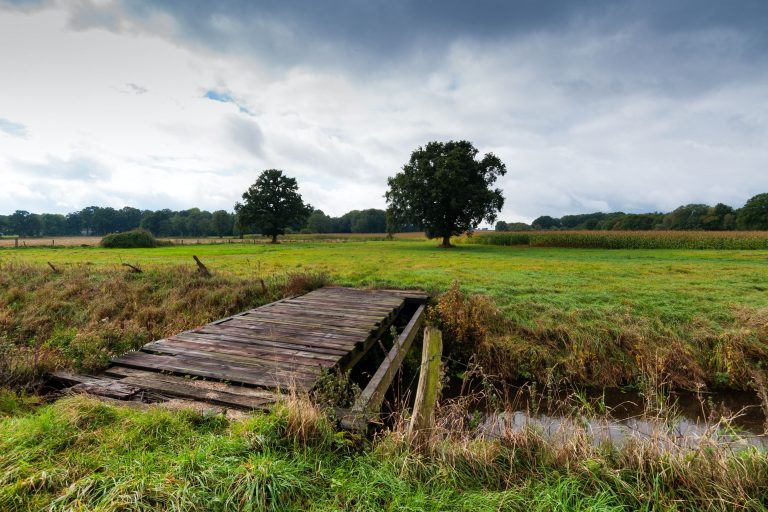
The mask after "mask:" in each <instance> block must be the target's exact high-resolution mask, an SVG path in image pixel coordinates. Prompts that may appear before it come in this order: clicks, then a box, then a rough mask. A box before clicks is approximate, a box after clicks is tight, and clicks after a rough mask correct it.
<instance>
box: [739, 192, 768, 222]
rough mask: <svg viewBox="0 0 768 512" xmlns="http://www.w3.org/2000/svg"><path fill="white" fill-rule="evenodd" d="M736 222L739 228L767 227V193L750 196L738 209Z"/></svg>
mask: <svg viewBox="0 0 768 512" xmlns="http://www.w3.org/2000/svg"><path fill="white" fill-rule="evenodd" d="M736 223H737V225H738V227H739V229H755V230H757V229H768V193H766V194H758V195H756V196H754V197H752V198H751V199H750V200H749V201H747V203H746V204H745V205H744V207H743V208H742V209H741V210H739V214H738V217H737V218H736Z"/></svg>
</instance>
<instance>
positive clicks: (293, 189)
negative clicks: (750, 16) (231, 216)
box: [235, 169, 313, 244]
mask: <svg viewBox="0 0 768 512" xmlns="http://www.w3.org/2000/svg"><path fill="white" fill-rule="evenodd" d="M312 211H313V210H312V207H311V206H309V205H308V204H304V201H302V199H301V194H299V186H298V185H297V184H296V179H295V178H289V177H288V176H286V175H284V174H283V171H279V170H277V169H268V170H266V171H264V172H262V173H261V175H259V177H258V179H257V180H256V183H254V184H253V185H251V186H250V187H249V188H248V190H246V191H245V193H244V194H243V203H242V204H241V203H237V204H235V212H237V216H238V223H239V224H240V226H255V227H257V228H258V229H259V230H260V231H261V234H262V235H264V236H271V237H272V243H273V244H275V243H277V236H278V235H283V234H285V228H286V227H288V226H290V225H293V224H303V223H304V222H305V221H306V219H307V217H309V215H310V214H311V213H312Z"/></svg>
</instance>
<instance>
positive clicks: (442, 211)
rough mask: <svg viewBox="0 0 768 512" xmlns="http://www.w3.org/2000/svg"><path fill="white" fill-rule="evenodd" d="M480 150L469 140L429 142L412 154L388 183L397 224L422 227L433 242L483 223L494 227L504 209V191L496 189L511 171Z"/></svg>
mask: <svg viewBox="0 0 768 512" xmlns="http://www.w3.org/2000/svg"><path fill="white" fill-rule="evenodd" d="M477 154H478V151H477V149H475V147H474V146H473V145H472V143H470V142H467V141H465V140H461V141H450V142H430V143H428V144H427V145H426V146H424V147H419V148H418V149H416V151H414V152H413V153H412V154H411V159H410V160H409V162H408V163H407V164H405V165H404V166H403V170H402V171H401V172H399V173H397V174H396V175H395V176H394V177H391V178H389V180H388V183H389V191H388V192H387V193H386V195H385V197H386V199H387V203H388V204H389V214H390V218H391V220H392V221H393V222H394V223H395V224H396V225H404V224H414V225H417V226H421V227H422V228H423V229H424V231H425V232H426V235H427V237H428V238H441V239H442V244H441V246H442V247H450V246H451V244H450V240H451V236H454V235H459V234H461V233H464V232H472V231H473V230H474V229H476V228H477V226H478V225H480V223H481V222H482V221H484V220H485V221H486V222H489V223H492V222H493V221H495V220H496V213H497V212H498V211H499V210H501V207H502V206H503V205H504V197H502V195H501V190H499V189H497V188H492V185H493V184H494V183H495V182H496V180H497V179H498V177H499V176H503V175H504V174H505V173H506V172H507V171H506V167H505V166H504V164H503V163H502V162H501V160H499V158H498V157H496V156H495V155H493V154H492V153H487V154H486V155H485V156H484V157H483V158H482V159H480V160H478V159H477Z"/></svg>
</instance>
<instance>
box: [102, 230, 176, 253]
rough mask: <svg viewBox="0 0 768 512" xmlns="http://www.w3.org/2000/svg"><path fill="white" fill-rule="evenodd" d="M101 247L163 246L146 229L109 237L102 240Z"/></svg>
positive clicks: (114, 234)
mask: <svg viewBox="0 0 768 512" xmlns="http://www.w3.org/2000/svg"><path fill="white" fill-rule="evenodd" d="M100 245H101V246H102V247H106V248H108V249H131V248H137V247H142V248H147V247H157V246H158V245H161V244H159V243H158V241H157V239H156V238H155V237H154V236H153V235H152V233H150V232H149V231H147V230H146V229H134V230H132V231H126V232H124V233H113V234H111V235H107V236H105V237H104V238H102V239H101V244H100Z"/></svg>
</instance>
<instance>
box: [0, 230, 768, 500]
mask: <svg viewBox="0 0 768 512" xmlns="http://www.w3.org/2000/svg"><path fill="white" fill-rule="evenodd" d="M193 255H196V256H198V257H199V258H200V259H201V260H202V261H203V262H204V263H205V264H206V265H207V266H208V268H209V269H210V270H211V271H212V272H213V277H210V278H206V277H203V276H201V275H199V274H198V273H197V272H196V266H195V263H194V261H193V259H192V256H193ZM122 263H130V264H131V265H134V266H138V267H140V268H141V269H142V270H143V272H142V273H140V274H136V273H130V272H128V270H127V268H126V267H124V266H122ZM50 265H52V266H53V267H54V268H55V269H56V270H55V271H54V270H53V269H52V268H51V266H50ZM262 280H263V284H262ZM326 283H334V284H340V285H349V286H366V287H397V288H423V289H425V290H428V291H430V292H431V294H432V296H433V304H432V312H431V313H430V321H432V322H435V323H438V324H439V325H440V326H441V327H442V328H443V329H444V332H445V336H446V340H447V344H446V354H445V355H447V356H449V357H452V358H453V359H454V360H455V359H456V358H467V357H473V358H474V359H475V360H476V361H478V362H480V364H481V365H482V366H483V368H484V369H485V370H486V372H487V373H488V374H491V375H495V376H496V377H500V378H502V379H507V380H517V379H527V380H535V381H537V382H539V383H547V382H548V383H551V382H558V383H561V384H565V385H566V386H571V387H573V388H577V389H578V388H579V387H581V386H585V385H598V386H628V385H629V386H636V387H637V388H638V389H639V390H641V392H643V393H644V395H643V396H646V397H647V398H648V404H646V410H647V413H648V415H647V416H644V418H648V420H649V421H656V422H658V427H657V428H656V429H655V430H654V432H653V434H652V436H651V437H650V438H649V439H646V440H641V441H637V442H630V443H625V444H623V445H613V444H611V443H607V444H606V443H601V444H599V445H597V444H594V443H593V442H592V441H591V438H590V435H591V434H590V429H589V427H588V426H586V425H587V424H585V423H583V422H582V419H580V418H583V417H590V418H593V419H594V418H595V417H596V416H595V415H596V414H598V413H597V412H596V411H597V410H600V409H601V408H600V405H599V404H588V403H582V402H580V401H579V399H578V396H579V395H578V394H575V395H573V397H575V398H572V399H567V400H566V401H565V402H563V407H564V410H567V411H570V412H568V414H570V415H573V418H574V423H573V424H572V428H570V429H569V430H567V431H566V432H565V433H564V435H563V437H558V438H556V439H551V438H548V437H547V436H545V435H543V433H542V432H541V431H540V430H537V429H536V428H535V427H530V428H528V429H523V430H521V431H513V430H503V431H502V432H501V433H500V435H499V437H498V438H495V439H489V438H487V437H485V436H484V434H483V433H482V430H480V428H479V425H478V424H477V423H476V422H473V421H467V419H466V418H467V412H466V409H464V408H463V406H461V405H460V404H458V403H457V405H455V406H452V405H451V404H450V402H447V403H446V404H445V405H444V406H443V407H441V408H440V409H439V410H438V411H437V412H436V415H435V421H436V423H435V428H434V429H433V430H432V431H431V433H430V436H429V438H428V439H427V440H426V441H425V442H424V444H423V445H419V446H414V445H412V444H411V443H410V442H409V441H408V438H407V436H405V433H404V432H405V425H406V422H405V421H404V419H403V418H400V419H397V418H395V419H394V421H393V424H392V425H391V426H390V427H389V428H387V429H384V430H383V431H381V432H379V433H378V434H376V435H375V436H373V437H368V438H363V437H360V436H356V435H352V434H349V433H345V432H341V431H339V430H338V429H337V426H336V424H335V423H334V421H333V419H332V418H329V417H328V416H327V414H326V412H324V411H321V410H319V409H317V408H316V407H315V406H313V405H312V404H311V403H309V402H308V401H307V399H306V397H301V396H299V397H288V399H287V400H286V402H285V404H283V405H281V406H278V407H277V408H276V409H275V410H273V411H271V412H268V413H254V414H240V415H239V416H237V415H236V416H234V417H225V416H223V415H221V414H215V413H213V414H212V413H210V412H199V411H198V412H194V411H191V410H166V409H161V408H158V407H156V406H143V407H142V408H140V409H136V408H130V407H127V406H124V405H116V404H105V403H102V402H99V401H97V400H95V399H92V398H85V397H69V398H64V399H61V400H58V401H55V402H53V403H50V404H46V403H44V402H45V398H44V397H40V396H36V395H35V394H34V393H35V392H36V391H39V388H38V387H37V383H39V382H41V380H40V379H41V377H42V375H43V374H44V372H45V371H49V370H51V369H54V368H72V369H74V370H76V371H98V370H99V369H100V368H102V367H103V366H104V365H105V364H107V362H108V359H109V357H110V355H113V354H118V353H122V352H125V351H127V350H131V349H134V348H137V347H139V346H141V345H142V344H143V343H146V342H147V341H150V340H151V339H155V338H159V337H163V336H167V335H169V334H173V333H174V332H178V331H180V330H183V329H187V328H190V327H193V326H196V325H200V324H202V323H204V322H207V321H210V320H213V319H216V318H221V317H224V316H226V315H228V314H231V313H234V312H236V311H239V310H244V309H247V308H249V307H254V306H257V305H259V304H263V303H266V302H270V301H273V300H276V299H278V298H280V297H282V296H284V295H286V294H295V293H302V292H303V291H306V290H309V289H312V288H315V287H318V286H322V285H323V284H326ZM766 325H768V251H761V250H742V251H735V250H677V249H675V250H673V249H652V250H649V249H640V250H607V249H573V248H553V247H530V246H523V245H520V246H508V247H507V246H498V245H470V244H461V245H458V246H457V247H455V248H453V249H440V248H437V247H436V243H435V242H434V241H426V240H420V239H416V238H406V239H396V240H393V241H382V240H360V239H356V240H352V239H346V240H314V241H303V242H299V241H286V242H285V243H282V244H279V245H269V244H235V243H231V244H230V243H222V244H215V245H177V246H172V247H159V248H155V249H101V248H97V247H61V248H59V247H56V248H50V247H38V248H34V247H28V248H24V247H22V248H17V249H15V248H6V249H2V250H0V352H2V354H0V355H2V357H0V375H2V376H3V378H4V379H5V380H4V385H5V386H7V388H6V390H3V389H2V388H0V510H8V511H27V510H103V511H112V510H114V511H117V510H158V511H159V510H222V511H225V510H232V511H235V510H377V511H380V510H525V511H530V510H541V511H545V510H637V509H643V510H701V509H711V510H732V509H733V508H735V507H736V508H740V509H744V510H766V509H767V508H768V501H766V497H765V493H764V489H765V488H766V486H768V458H767V457H766V452H765V451H764V450H762V449H757V448H748V449H738V448H737V449H736V450H733V449H731V447H729V446H727V445H722V444H718V443H712V442H707V441H704V442H703V443H702V444H700V445H696V446H694V447H691V448H683V447H678V446H677V445H676V442H677V441H676V437H675V435H676V434H675V425H676V422H677V419H676V416H675V412H674V411H675V409H674V406H673V405H672V404H671V403H667V402H666V401H665V399H664V398H663V396H665V393H666V391H667V390H668V386H670V385H671V386H676V387H684V388H696V387H699V386H707V387H709V388H718V387H719V388H736V389H752V388H753V387H754V386H755V378H756V377H755V376H756V375H758V374H760V373H761V372H763V370H764V368H763V365H764V364H765V363H764V361H766V360H767V358H768V348H767V347H768V339H767V337H768V330H766ZM456 333H463V334H462V335H459V334H456ZM447 371H449V372H454V371H456V368H455V367H452V366H450V365H449V367H448V369H447ZM11 389H13V391H11ZM20 389H27V391H26V392H24V391H19V390H20ZM569 400H570V401H569ZM574 400H575V401H574ZM654 404H656V405H654ZM662 413H663V414H662ZM720 428H729V427H728V423H727V422H726V423H724V424H723V427H720ZM713 468H716V470H713Z"/></svg>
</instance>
